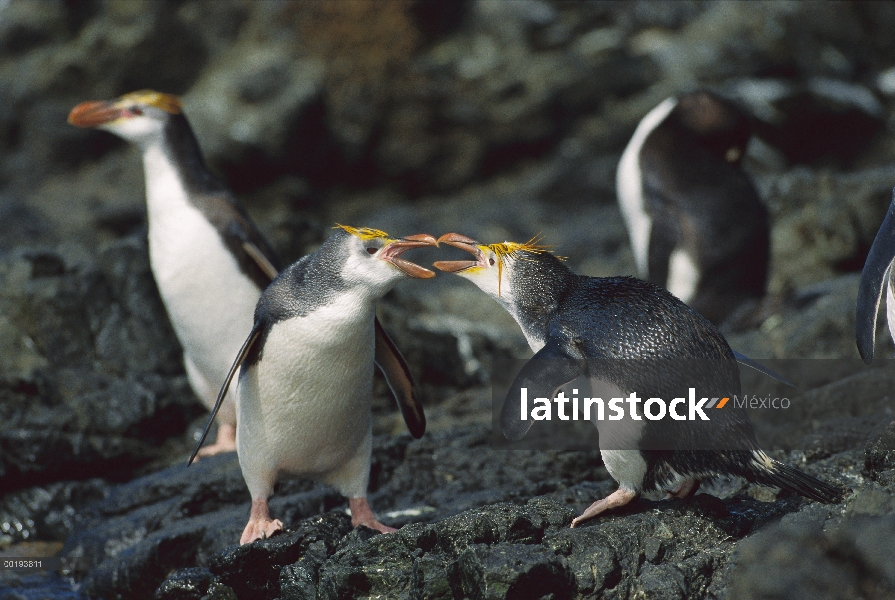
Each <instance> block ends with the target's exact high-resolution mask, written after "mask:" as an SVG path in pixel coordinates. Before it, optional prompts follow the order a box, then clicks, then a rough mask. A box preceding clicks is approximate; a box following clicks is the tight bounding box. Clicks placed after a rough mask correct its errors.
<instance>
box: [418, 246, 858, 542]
mask: <svg viewBox="0 0 895 600" xmlns="http://www.w3.org/2000/svg"><path fill="white" fill-rule="evenodd" d="M438 241H439V243H440V242H445V243H447V244H449V245H451V246H455V247H457V248H462V249H464V250H466V251H468V252H470V253H471V254H472V255H473V256H474V258H475V259H474V260H471V261H446V262H445V261H442V262H437V263H435V266H436V268H438V269H440V270H442V271H448V272H453V273H456V274H458V275H460V276H461V277H464V278H466V279H469V280H470V281H472V282H473V283H475V284H476V285H477V286H478V287H479V288H480V289H481V290H483V291H484V292H486V293H487V294H488V295H490V296H491V297H492V298H494V299H495V300H497V302H499V303H500V304H501V305H502V306H503V307H504V308H505V309H506V310H507V311H508V312H509V313H510V314H511V315H512V316H513V317H514V318H515V319H516V322H517V323H518V324H519V326H520V327H521V328H522V331H523V333H524V334H525V337H526V339H527V340H528V343H529V346H530V347H531V349H532V350H533V351H534V352H535V355H534V357H533V358H532V359H531V360H530V361H529V362H528V363H526V365H525V367H523V369H522V370H521V371H520V373H519V375H518V376H517V377H516V380H515V381H514V382H513V385H512V386H511V388H510V391H509V393H508V395H507V401H506V402H505V404H504V408H503V412H502V414H501V427H502V429H503V432H504V435H505V436H506V437H507V438H508V439H514V440H518V439H521V438H522V437H523V436H524V435H525V433H526V432H527V431H528V429H529V428H530V427H531V424H532V421H531V420H522V419H521V418H520V411H519V406H520V390H521V388H522V387H527V388H528V390H529V392H528V397H530V398H536V397H544V398H553V397H554V396H555V392H556V390H557V389H558V388H559V387H560V386H562V385H565V384H566V383H569V382H571V381H572V380H574V379H576V378H577V377H579V376H581V375H585V376H587V377H588V378H589V379H590V380H591V381H592V385H594V386H598V385H599V386H601V387H605V386H607V385H608V386H610V387H611V388H612V389H614V390H616V391H617V394H616V396H617V397H623V396H627V395H628V394H630V393H631V392H637V393H639V394H640V396H641V397H642V398H643V399H646V398H651V397H658V398H664V399H666V400H670V399H671V398H674V397H676V396H681V395H686V393H687V387H696V388H697V391H698V392H699V394H700V396H702V395H704V392H705V391H707V392H709V393H711V392H712V391H715V392H716V395H717V394H719V393H723V394H724V395H725V396H731V395H733V394H739V393H740V389H739V372H738V371H737V368H736V358H737V357H736V354H735V353H734V352H733V351H732V350H731V349H730V347H729V346H728V344H727V341H726V340H725V339H724V337H723V336H722V335H721V334H720V333H719V332H718V330H717V328H716V327H715V326H714V325H712V324H711V323H710V322H709V321H708V320H707V319H706V318H704V317H703V316H702V315H700V314H699V313H697V312H696V311H695V310H693V309H692V308H690V307H689V306H687V305H686V304H684V303H683V302H681V301H680V300H679V299H678V298H676V297H675V296H673V295H672V294H670V293H668V292H667V291H665V290H664V289H662V288H659V287H658V286H656V285H653V284H651V283H649V282H645V281H641V280H638V279H634V278H631V277H609V278H599V277H585V276H580V275H576V274H575V273H573V272H572V271H571V270H570V269H569V268H568V267H566V266H565V265H564V264H563V263H562V262H561V261H560V260H559V259H558V258H557V257H555V256H554V255H553V254H551V253H550V252H548V251H546V250H545V249H544V248H543V247H540V246H535V245H532V244H518V243H512V242H504V243H502V244H491V245H483V244H480V243H479V242H477V241H475V240H473V239H470V238H468V237H465V236H462V235H459V234H455V233H450V234H445V235H443V236H441V238H439V240H438ZM620 359H623V360H620ZM645 364H646V365H652V367H657V368H658V371H657V372H656V373H654V375H655V376H649V375H650V374H649V373H646V374H645V373H644V369H643V367H644V365H645ZM668 366H670V367H671V370H668V369H667V368H666V367H668ZM681 366H683V367H685V368H678V367H681ZM693 367H695V370H694V368H693ZM706 367H708V369H706ZM663 368H666V370H665V371H662V369H663ZM672 371H677V372H676V373H675V372H672ZM666 378H669V381H665V379H666ZM681 386H684V387H683V389H682V388H681ZM728 408H729V409H728ZM728 408H725V409H721V410H713V411H711V412H712V415H711V420H710V421H708V422H703V421H672V420H668V419H663V420H660V421H653V420H648V419H639V420H636V421H630V420H629V421H628V422H627V426H628V427H633V430H630V429H629V430H628V431H621V430H620V429H619V428H618V427H616V428H614V429H613V428H611V427H610V426H611V425H612V424H613V422H610V421H599V422H598V423H597V427H598V429H599V431H600V452H601V455H602V457H603V462H604V464H605V465H606V468H607V470H608V471H609V473H610V474H611V475H612V477H613V478H614V479H615V480H616V481H618V483H619V489H618V490H617V491H616V492H614V493H612V494H611V495H610V496H608V497H607V498H604V499H602V500H599V501H597V502H595V503H594V504H593V505H592V506H591V507H590V508H588V509H587V510H586V511H585V512H584V513H583V514H582V515H581V516H580V517H578V518H576V519H575V520H574V521H573V522H572V526H573V527H574V526H576V525H578V524H579V523H581V522H582V521H584V520H586V519H589V518H591V517H594V516H596V515H598V514H600V513H601V512H603V511H605V510H608V509H611V508H615V507H618V506H622V505H624V504H627V503H628V502H630V501H631V500H632V499H634V498H635V497H637V496H638V495H639V494H640V493H642V492H654V491H656V492H661V491H667V493H668V495H669V497H686V496H689V495H691V494H693V493H695V491H696V488H697V487H698V484H699V482H700V481H701V480H709V479H712V478H715V477H719V476H727V475H734V476H739V477H744V478H745V479H747V480H749V481H752V482H757V483H762V484H767V485H774V486H779V487H781V488H785V489H787V490H791V491H793V492H796V493H798V494H801V495H803V496H805V497H807V498H811V499H813V500H817V501H819V502H826V503H833V502H838V501H839V500H840V499H841V497H842V492H841V491H840V490H839V489H837V488H835V487H833V486H831V485H829V484H827V483H824V482H823V481H820V480H818V479H815V478H814V477H811V476H810V475H807V474H806V473H803V472H802V471H800V470H798V469H795V468H792V467H789V466H787V465H784V464H782V463H780V462H778V461H776V460H774V459H772V458H770V457H769V456H767V454H765V453H764V452H763V451H762V450H761V448H759V447H758V444H757V442H756V440H755V435H754V433H753V430H752V426H751V424H750V422H749V420H748V418H747V417H746V414H745V411H743V410H742V409H735V407H733V406H731V407H728ZM619 436H621V437H622V438H623V439H622V440H621V441H619V439H618V438H619ZM613 438H616V439H613Z"/></svg>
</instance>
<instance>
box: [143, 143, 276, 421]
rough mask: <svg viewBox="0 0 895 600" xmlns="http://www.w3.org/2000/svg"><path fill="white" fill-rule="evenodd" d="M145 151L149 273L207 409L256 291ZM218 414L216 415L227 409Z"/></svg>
mask: <svg viewBox="0 0 895 600" xmlns="http://www.w3.org/2000/svg"><path fill="white" fill-rule="evenodd" d="M151 152H152V150H151V149H150V150H149V151H147V156H146V162H147V169H146V170H147V205H148V215H149V259H150V264H151V266H152V273H153V276H154V277H155V281H156V285H157V286H158V289H159V294H160V295H161V298H162V301H163V302H164V304H165V309H166V310H167V312H168V317H169V318H170V320H171V324H172V326H173V327H174V331H175V333H176V334H177V338H178V339H179V340H180V344H181V346H183V350H184V353H185V355H186V358H187V359H188V361H189V362H191V363H192V364H193V366H194V368H195V370H196V371H197V372H198V375H199V376H200V377H199V378H200V379H204V382H203V381H197V380H196V379H197V378H196V377H195V376H193V374H191V377H190V379H191V383H192V384H193V388H194V390H195V391H196V394H197V395H198V396H199V397H200V398H201V399H202V401H203V403H205V404H206V406H208V408H211V407H212V406H213V405H214V401H215V399H216V396H217V393H218V390H219V389H220V386H221V385H222V384H223V382H224V378H225V377H226V375H227V371H228V370H229V368H230V365H231V364H233V360H234V358H236V354H237V352H238V351H239V348H240V347H241V346H242V343H243V341H245V338H246V337H247V336H248V334H249V331H250V330H251V328H252V321H253V315H254V311H255V305H256V304H257V302H258V298H259V296H260V295H261V292H260V290H259V289H258V287H257V286H256V285H255V284H254V283H253V282H252V281H251V280H250V279H249V278H248V277H247V276H246V275H245V274H243V273H242V271H240V270H239V266H238V265H237V262H236V259H235V257H234V256H233V255H232V254H231V253H230V252H229V250H228V249H227V248H226V246H224V243H223V240H222V239H221V237H220V235H219V234H218V232H217V231H216V230H215V229H214V227H213V226H212V225H211V223H209V222H208V221H207V220H206V219H205V217H204V216H203V215H202V213H201V212H200V211H199V209H197V208H195V207H194V206H193V205H191V204H190V203H189V202H188V200H187V197H186V193H185V192H184V191H183V189H182V187H181V186H180V185H179V182H178V181H177V180H176V177H175V176H174V174H173V173H168V172H167V171H169V170H170V169H167V170H166V169H164V168H161V169H160V168H157V167H156V168H151V166H152V164H153V162H152V156H151ZM159 152H160V151H159ZM222 412H223V413H224V414H222V418H223V417H224V415H225V414H226V412H227V411H226V410H222ZM229 412H232V408H231V409H230V411H229ZM224 420H225V421H231V419H229V418H226V419H224Z"/></svg>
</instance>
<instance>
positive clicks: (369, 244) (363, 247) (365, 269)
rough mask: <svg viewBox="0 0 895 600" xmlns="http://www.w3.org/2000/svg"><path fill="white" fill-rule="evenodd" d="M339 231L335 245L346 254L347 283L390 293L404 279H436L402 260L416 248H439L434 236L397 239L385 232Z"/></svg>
mask: <svg viewBox="0 0 895 600" xmlns="http://www.w3.org/2000/svg"><path fill="white" fill-rule="evenodd" d="M337 227H338V228H339V229H341V232H340V235H339V236H338V237H337V238H336V240H335V242H336V243H337V244H338V245H339V247H340V250H341V253H342V258H343V263H342V268H341V276H342V279H343V280H344V281H345V282H346V283H349V284H353V285H362V286H364V287H367V288H371V289H374V290H375V289H382V290H386V291H387V289H388V288H390V287H391V286H392V285H394V284H395V282H397V281H398V280H399V279H401V278H402V277H413V278H416V279H429V278H430V277H435V273H433V272H432V271H430V270H429V269H425V268H423V267H421V266H419V265H417V264H415V263H412V262H410V261H408V260H405V259H403V258H401V255H402V254H403V253H404V252H406V251H407V250H410V249H412V248H424V247H426V246H436V245H438V242H437V241H436V240H435V238H434V237H433V236H431V235H428V234H425V233H423V234H418V235H409V236H407V237H403V238H393V237H391V236H390V235H389V234H387V233H386V232H384V231H380V230H379V229H371V228H369V227H350V226H348V225H337Z"/></svg>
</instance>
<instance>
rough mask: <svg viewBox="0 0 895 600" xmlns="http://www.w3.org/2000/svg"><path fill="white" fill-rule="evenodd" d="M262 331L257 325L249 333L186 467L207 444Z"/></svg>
mask: <svg viewBox="0 0 895 600" xmlns="http://www.w3.org/2000/svg"><path fill="white" fill-rule="evenodd" d="M262 330H263V328H262V327H260V326H259V325H258V324H255V326H254V327H253V328H252V331H251V333H249V337H247V338H246V341H245V342H243V344H242V348H240V349H239V354H237V355H236V360H234V361H233V366H231V367H230V371H228V372H227V378H226V379H224V385H222V386H221V391H220V392H218V399H217V400H216V401H215V403H214V408H213V409H212V411H211V416H210V417H209V418H208V424H207V425H206V426H205V431H203V432H202V437H201V438H199V443H198V444H196V449H195V450H193V454H192V455H191V456H190V460H189V462H187V464H186V466H190V465H191V464H193V461H194V460H196V455H197V454H198V453H199V448H201V447H202V444H203V443H204V442H205V438H206V437H207V436H208V431H209V430H210V429H211V424H212V423H214V418H215V417H216V416H217V414H218V411H219V410H220V409H221V404H222V403H223V402H224V396H226V395H227V390H228V389H230V382H231V381H233V376H234V375H235V374H236V371H237V369H239V367H241V366H242V363H243V361H244V360H245V359H246V356H248V354H249V352H250V351H251V350H252V347H253V346H254V345H255V342H257V341H258V338H259V337H260V336H261V331H262Z"/></svg>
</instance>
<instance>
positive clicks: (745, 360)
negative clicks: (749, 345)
mask: <svg viewBox="0 0 895 600" xmlns="http://www.w3.org/2000/svg"><path fill="white" fill-rule="evenodd" d="M731 352H733V357H734V358H735V359H736V360H737V362H738V363H740V364H741V365H746V366H747V367H750V368H752V369H755V370H756V371H758V372H759V373H764V374H765V375H767V376H768V377H771V378H773V379H776V380H777V381H779V382H780V383H785V384H786V385H788V386H789V387H796V384H794V383H793V382H791V381H790V380H788V379H787V378H786V377H784V376H783V375H780V374H779V373H776V372H774V371H772V370H771V369H769V368H767V367H766V366H764V365H763V364H761V363H760V362H758V361H757V360H754V359H751V358H749V357H748V356H746V355H745V354H741V353H739V352H737V351H736V350H731Z"/></svg>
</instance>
